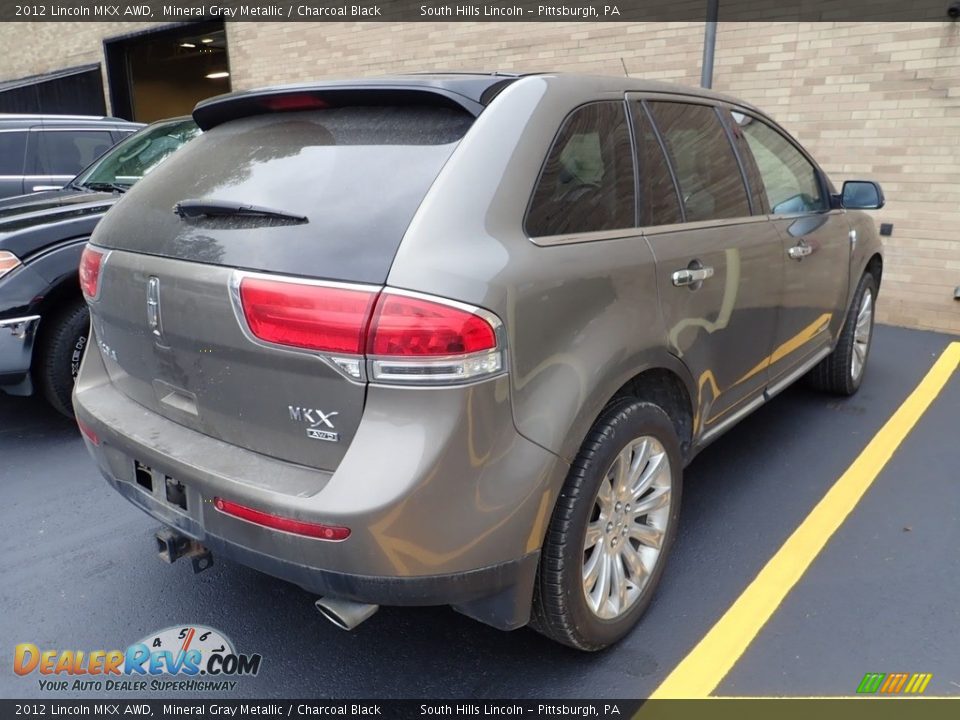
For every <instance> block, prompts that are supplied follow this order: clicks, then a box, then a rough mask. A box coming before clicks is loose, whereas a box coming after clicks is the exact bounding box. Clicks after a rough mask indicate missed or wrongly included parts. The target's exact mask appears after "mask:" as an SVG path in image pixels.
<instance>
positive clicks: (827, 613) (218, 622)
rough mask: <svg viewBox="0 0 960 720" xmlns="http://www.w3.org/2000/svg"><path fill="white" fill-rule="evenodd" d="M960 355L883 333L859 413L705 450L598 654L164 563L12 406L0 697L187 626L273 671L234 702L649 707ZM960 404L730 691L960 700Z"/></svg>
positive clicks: (911, 442)
mask: <svg viewBox="0 0 960 720" xmlns="http://www.w3.org/2000/svg"><path fill="white" fill-rule="evenodd" d="M953 340H956V338H953V337H950V336H946V335H941V334H936V333H929V332H921V331H913V330H905V329H901V328H892V327H884V326H878V327H877V330H876V336H875V343H874V347H873V348H872V351H871V357H870V363H869V366H868V370H867V375H866V377H865V380H864V384H863V387H862V388H861V391H860V393H859V394H858V395H856V396H855V397H853V398H850V399H837V398H834V397H830V396H826V395H822V394H819V393H817V392H814V391H812V390H808V389H806V388H805V387H801V386H798V387H793V388H791V389H789V390H787V391H786V392H785V393H783V394H782V395H781V396H779V397H778V398H776V399H775V400H773V401H772V402H771V403H769V404H768V405H766V406H765V407H762V408H761V409H760V410H758V411H757V412H756V413H754V414H753V415H752V416H750V417H748V418H747V419H745V420H744V421H743V422H742V423H741V424H740V425H738V426H737V427H736V428H734V429H733V430H731V431H730V432H729V433H728V434H727V435H725V436H724V437H723V438H721V439H720V440H718V441H717V442H716V443H714V444H713V445H712V446H711V447H710V448H708V449H707V450H706V451H704V452H703V453H702V454H701V455H700V456H699V457H698V458H697V459H696V460H695V461H694V463H693V464H692V465H691V466H690V467H689V468H688V469H687V471H686V474H685V483H686V484H685V488H684V507H683V510H682V514H681V528H680V534H679V537H678V541H677V543H676V545H675V547H674V551H673V554H672V557H671V559H670V563H669V566H668V568H667V572H666V575H665V577H664V580H663V583H662V585H661V588H660V590H659V592H658V595H657V597H656V598H655V600H654V603H653V605H652V606H651V608H650V610H649V611H648V613H647V614H646V616H645V618H644V619H643V621H642V623H641V624H640V626H639V627H637V628H636V630H635V631H634V632H633V633H632V635H630V636H629V637H628V638H627V639H626V640H625V641H623V642H621V643H620V644H619V645H617V646H615V647H613V648H611V649H609V650H608V651H606V652H603V653H599V654H593V655H588V654H582V653H579V652H576V651H573V650H569V649H566V648H563V647H561V646H558V645H556V644H554V643H551V642H549V641H547V640H545V639H544V638H542V637H540V636H539V635H537V634H536V633H534V632H532V631H530V630H526V629H522V630H518V631H515V632H512V633H503V632H499V631H497V630H493V629H491V628H488V627H485V626H483V625H480V624H479V623H476V622H474V621H472V620H469V619H468V618H466V617H463V616H461V615H459V614H457V613H456V612H454V611H452V610H450V609H449V608H414V609H410V608H383V609H381V611H380V612H379V613H377V614H376V615H374V617H373V618H371V619H370V620H369V621H367V622H366V623H364V624H363V625H361V626H360V627H359V628H358V629H357V630H355V631H354V632H352V633H347V632H344V631H342V630H339V629H337V628H335V627H334V626H332V625H331V624H329V623H328V622H327V621H326V620H324V619H323V618H322V617H321V616H320V615H319V614H318V613H317V612H316V610H315V609H314V607H313V600H314V599H315V598H314V597H313V596H311V595H310V594H308V593H306V592H305V591H303V590H301V589H299V588H297V587H295V586H293V585H290V584H287V583H285V582H282V581H280V580H276V579H273V578H270V577H268V576H265V575H261V574H259V573H257V572H255V571H253V570H250V569H247V568H245V567H243V566H240V565H236V564H234V563H231V562H229V561H228V560H225V559H220V558H217V559H216V563H215V565H214V566H213V568H212V569H210V570H208V571H206V572H204V573H202V574H199V575H194V574H193V572H192V570H191V568H190V565H189V563H186V562H182V561H181V562H178V563H176V564H174V565H172V566H168V565H164V564H162V563H161V562H160V561H159V560H158V558H157V555H156V550H155V546H154V542H153V533H154V531H155V530H156V529H157V523H156V522H155V521H153V520H152V519H150V518H149V517H147V516H146V515H144V514H143V513H141V512H140V511H139V510H137V509H136V508H134V507H133V506H132V505H129V504H128V503H127V502H126V501H125V500H123V499H122V498H121V497H120V496H119V495H117V494H116V493H115V492H114V491H112V490H110V489H109V488H108V487H107V485H106V483H105V482H104V481H103V480H102V479H101V477H100V475H99V473H98V471H97V470H96V469H95V467H94V465H93V463H92V461H91V460H90V459H89V457H88V456H87V453H86V450H85V449H84V446H83V443H82V442H81V440H80V438H79V435H78V433H77V431H76V429H75V426H74V425H73V424H72V423H71V422H70V421H68V420H66V419H64V418H61V417H59V416H58V415H56V413H54V412H53V411H52V410H49V409H48V408H47V407H46V406H45V405H44V404H43V403H42V402H40V401H38V400H36V399H23V398H10V397H5V396H2V395H0V528H2V531H0V656H2V657H5V658H6V660H4V661H3V662H2V663H0V697H6V698H10V697H23V698H25V697H43V696H44V693H43V692H42V691H41V690H40V689H39V687H38V684H37V676H36V675H33V676H29V677H18V676H16V675H15V674H14V673H13V671H12V663H11V662H10V660H11V659H12V654H13V648H14V646H15V645H16V644H17V643H22V642H31V643H34V644H36V645H38V646H39V647H41V648H57V649H84V650H93V649H112V648H124V647H126V646H127V645H128V644H130V643H131V642H134V641H136V640H138V639H140V638H141V637H143V636H145V635H147V634H148V633H151V632H154V631H157V630H160V629H162V628H166V627H169V626H174V625H181V624H190V623H199V624H203V625H207V626H211V627H214V628H217V629H218V630H220V631H222V632H223V633H224V634H225V635H227V636H228V637H230V638H231V639H232V640H233V642H234V644H235V645H236V647H237V650H238V651H240V652H244V653H260V654H261V655H262V656H263V665H262V668H261V671H260V673H259V675H257V676H256V677H250V678H245V679H243V680H242V681H241V682H240V683H239V686H238V688H237V690H236V691H234V692H231V693H223V694H222V695H221V697H224V698H227V697H230V698H234V697H259V698H290V697H298V698H308V697H325V698H361V697H363V698H371V699H373V698H431V699H435V698H450V699H465V698H474V699H479V698H510V697H514V698H544V697H551V698H593V699H598V698H599V699H602V698H640V697H646V696H648V695H649V694H650V693H651V692H652V691H653V690H654V689H655V688H656V687H657V685H658V684H659V683H660V681H662V680H663V678H664V677H666V675H667V674H668V673H669V672H670V671H671V669H673V667H674V666H676V665H677V663H678V662H679V661H680V660H681V659H682V658H683V657H684V656H685V655H686V653H687V652H688V651H689V650H690V649H691V648H692V647H693V646H694V645H696V643H697V642H698V640H699V639H700V638H701V637H702V636H703V635H704V634H705V633H706V632H707V631H708V630H709V629H710V627H711V626H712V625H713V623H715V622H716V621H717V619H718V618H719V617H720V616H721V615H722V614H723V612H724V611H725V610H726V609H727V608H728V607H729V606H730V604H731V603H732V602H733V601H734V600H735V599H736V598H737V597H738V595H739V594H740V593H741V592H742V591H743V589H744V588H745V587H746V586H747V584H748V583H749V582H750V581H751V580H752V579H753V577H754V576H755V575H756V574H757V572H758V571H759V570H760V569H761V568H762V567H763V565H764V564H765V563H766V561H767V560H768V559H769V558H770V557H771V556H772V555H773V554H774V553H775V552H776V551H777V549H778V548H779V547H780V545H781V544H782V543H783V541H784V540H785V539H786V538H787V537H788V536H789V535H790V533H791V532H792V531H793V530H794V528H796V527H797V526H798V525H799V523H801V522H802V521H803V519H804V517H805V516H806V515H807V514H808V513H809V512H810V510H811V509H812V508H813V506H814V505H816V503H817V502H818V501H819V500H820V499H821V498H822V497H823V495H824V494H825V492H826V491H827V490H828V489H829V488H830V487H831V485H832V484H833V483H834V482H835V481H836V480H837V478H838V477H839V476H840V475H841V474H842V473H843V471H844V470H845V469H846V468H847V467H848V466H849V465H850V463H851V462H852V461H853V460H854V459H855V458H856V457H857V455H858V454H859V453H860V451H861V450H862V449H863V447H864V446H865V445H866V444H867V442H869V440H870V439H871V438H872V437H873V435H874V434H875V433H876V432H877V430H879V428H880V427H881V426H882V425H883V423H884V422H885V421H886V420H887V418H888V417H890V415H891V414H892V413H893V412H894V411H895V410H896V409H897V408H898V407H899V406H900V404H901V403H902V402H903V400H904V399H905V398H906V397H907V395H908V394H909V393H910V392H911V390H913V388H914V387H915V386H916V385H917V383H918V382H919V381H920V380H921V378H922V377H923V376H924V374H925V373H926V372H927V370H928V369H929V368H930V366H931V365H932V363H933V362H934V360H935V359H936V357H937V356H938V355H939V354H940V352H941V351H942V350H943V349H944V348H945V347H946V346H947V344H949V343H950V342H951V341H953ZM958 408H960V376H954V378H953V379H952V380H951V381H950V383H949V384H948V386H947V387H946V388H945V389H944V391H943V392H942V393H941V395H940V397H939V398H938V399H937V400H936V401H934V404H933V405H932V406H931V408H930V409H929V410H928V412H927V413H926V414H925V415H924V417H923V418H922V419H921V420H920V422H919V423H918V424H917V425H916V427H915V428H914V429H913V431H912V432H911V433H910V435H909V436H908V437H907V439H906V440H905V441H904V443H903V445H902V446H901V448H900V449H899V450H898V451H897V452H896V454H895V455H894V456H893V459H892V460H891V461H890V463H889V464H888V466H887V467H886V468H885V469H884V470H883V472H882V473H881V475H880V476H879V477H878V478H877V480H876V483H875V486H874V487H871V489H870V490H869V491H868V492H867V494H866V496H865V497H864V499H863V500H862V502H861V503H860V504H859V505H858V507H857V508H856V509H855V511H854V512H853V514H851V516H850V517H849V518H848V519H847V520H846V522H845V523H844V524H843V526H841V528H840V530H839V531H838V532H837V534H836V535H835V536H834V537H833V538H832V539H831V541H830V542H829V544H828V545H827V547H826V549H825V550H824V552H823V553H822V554H821V556H820V557H819V558H818V559H817V560H816V561H815V563H814V564H813V566H812V567H811V568H810V570H809V571H808V572H807V574H806V575H805V576H804V577H803V579H802V580H801V581H800V583H799V584H798V586H797V587H796V588H795V589H794V590H793V591H792V592H791V593H790V594H789V595H788V596H787V599H786V600H785V602H784V603H783V604H782V606H781V607H780V608H779V609H778V611H777V613H776V614H775V615H774V616H773V617H772V618H771V620H770V622H769V623H768V625H767V626H766V627H765V628H764V629H763V631H762V632H761V634H760V635H759V636H758V637H757V639H756V640H755V642H754V643H753V644H752V645H751V647H750V648H749V649H748V650H747V652H746V653H745V655H744V656H743V657H742V658H741V660H740V662H738V664H737V665H736V666H735V667H734V669H733V671H732V672H731V673H730V674H729V675H728V676H727V679H726V680H725V681H724V683H723V684H722V685H721V686H720V687H719V688H718V693H719V694H735V695H837V694H852V692H853V690H854V689H855V688H856V683H857V682H858V681H859V679H860V678H861V677H863V674H864V673H865V672H868V671H878V672H886V671H894V670H896V671H906V672H921V671H922V672H933V673H934V674H935V677H934V680H933V682H932V683H931V686H930V689H929V691H928V692H929V693H935V694H937V695H960V650H958V648H960V642H958V641H960V622H958V621H960V610H958V605H957V603H956V598H957V597H960V572H958V570H960V560H958V555H957V552H956V548H957V547H960V542H958V541H960V530H958V516H960V483H958V482H957V480H958V479H960V478H958V475H957V468H958V467H960V443H958V441H957V438H958V437H960V435H958V432H957V428H958V413H957V409H958ZM114 695H115V693H114ZM147 695H148V696H151V694H150V693H147ZM96 696H97V693H84V692H65V693H57V697H58V698H66V697H96ZM152 696H154V697H157V696H158V695H157V694H153V695H152ZM174 696H176V695H174ZM180 696H181V697H190V696H191V695H190V694H189V693H186V694H182V695H180ZM214 696H215V695H214ZM47 697H50V696H49V695H47Z"/></svg>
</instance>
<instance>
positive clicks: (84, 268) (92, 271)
mask: <svg viewBox="0 0 960 720" xmlns="http://www.w3.org/2000/svg"><path fill="white" fill-rule="evenodd" d="M105 255H106V253H105V252H104V251H102V250H97V249H96V248H95V247H93V246H92V245H89V244H88V245H87V246H86V247H85V248H84V249H83V254H82V255H81V256H80V289H81V290H83V294H84V295H86V296H87V299H88V300H93V299H94V298H96V297H97V292H98V291H99V289H100V268H101V267H102V266H103V258H104V256H105Z"/></svg>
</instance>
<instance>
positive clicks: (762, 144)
mask: <svg viewBox="0 0 960 720" xmlns="http://www.w3.org/2000/svg"><path fill="white" fill-rule="evenodd" d="M731 115H732V117H733V120H734V122H735V123H737V125H738V126H739V127H740V129H741V131H742V132H743V135H744V137H745V138H746V140H747V144H748V145H749V146H750V152H751V154H752V155H753V158H754V160H755V161H756V163H757V168H758V169H759V170H760V176H761V177H762V178H763V187H764V190H765V191H766V193H767V202H768V203H769V205H770V211H771V212H772V213H773V214H774V215H786V214H792V213H803V212H816V211H819V210H824V209H826V203H825V202H824V198H823V193H822V192H821V191H820V183H819V181H818V179H817V171H816V170H815V169H814V167H813V165H811V164H810V162H809V161H808V160H807V158H805V157H804V156H803V153H801V152H800V151H799V150H798V149H797V148H796V147H795V146H794V145H793V143H791V142H790V141H789V140H787V139H786V138H785V137H784V136H783V135H781V134H780V133H779V132H777V131H776V130H774V129H773V128H772V127H770V126H769V125H767V124H766V123H764V122H761V121H760V120H757V119H756V118H754V117H751V116H750V115H744V114H742V113H738V112H733V113H731Z"/></svg>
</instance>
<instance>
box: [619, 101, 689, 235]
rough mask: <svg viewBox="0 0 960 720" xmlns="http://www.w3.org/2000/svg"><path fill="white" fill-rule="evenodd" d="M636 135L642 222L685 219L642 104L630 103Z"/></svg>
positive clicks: (669, 221) (658, 143)
mask: <svg viewBox="0 0 960 720" xmlns="http://www.w3.org/2000/svg"><path fill="white" fill-rule="evenodd" d="M631 106H632V110H633V119H634V123H633V124H634V128H635V130H636V134H637V169H638V170H639V175H640V224H641V225H643V226H645V227H649V226H651V225H669V224H671V223H678V222H682V221H683V216H682V215H681V214H680V198H679V197H678V195H677V186H676V185H675V184H674V182H673V177H672V176H671V175H670V168H669V167H668V166H667V160H666V158H665V157H664V155H663V148H662V147H661V146H660V141H659V140H658V139H657V136H656V134H655V133H654V131H653V126H652V125H651V124H650V118H648V117H647V113H646V111H645V110H644V109H643V105H641V104H640V103H638V102H635V103H631Z"/></svg>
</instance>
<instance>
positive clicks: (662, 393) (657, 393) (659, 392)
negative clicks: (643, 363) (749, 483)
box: [607, 361, 694, 462]
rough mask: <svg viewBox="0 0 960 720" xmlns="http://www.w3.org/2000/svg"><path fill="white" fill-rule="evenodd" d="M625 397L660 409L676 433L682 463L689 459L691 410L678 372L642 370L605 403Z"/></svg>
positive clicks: (666, 369) (691, 435)
mask: <svg viewBox="0 0 960 720" xmlns="http://www.w3.org/2000/svg"><path fill="white" fill-rule="evenodd" d="M678 362H679V361H678ZM684 374H686V373H684ZM625 397H628V398H629V397H633V398H637V399H638V400H646V401H648V402H652V403H654V404H655V405H658V406H659V407H660V408H662V409H663V411H664V412H665V413H666V414H667V416H668V417H669V418H670V422H671V423H673V427H674V429H675V430H676V432H677V437H678V438H679V440H680V450H681V452H682V453H683V459H684V462H686V461H687V460H689V459H690V457H691V449H692V447H693V425H694V409H693V401H692V399H691V394H690V387H689V383H688V382H686V381H685V380H684V379H683V377H682V376H681V374H680V373H678V372H677V371H676V370H675V369H671V368H667V367H649V368H646V369H644V370H642V371H640V372H639V373H637V374H636V375H634V376H633V377H631V378H630V379H629V380H627V381H626V382H625V383H624V384H623V385H621V386H620V388H619V389H618V390H617V391H616V392H615V393H614V394H613V396H612V397H611V398H610V400H609V401H608V403H607V404H609V403H612V402H616V401H617V400H619V399H621V398H625Z"/></svg>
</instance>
